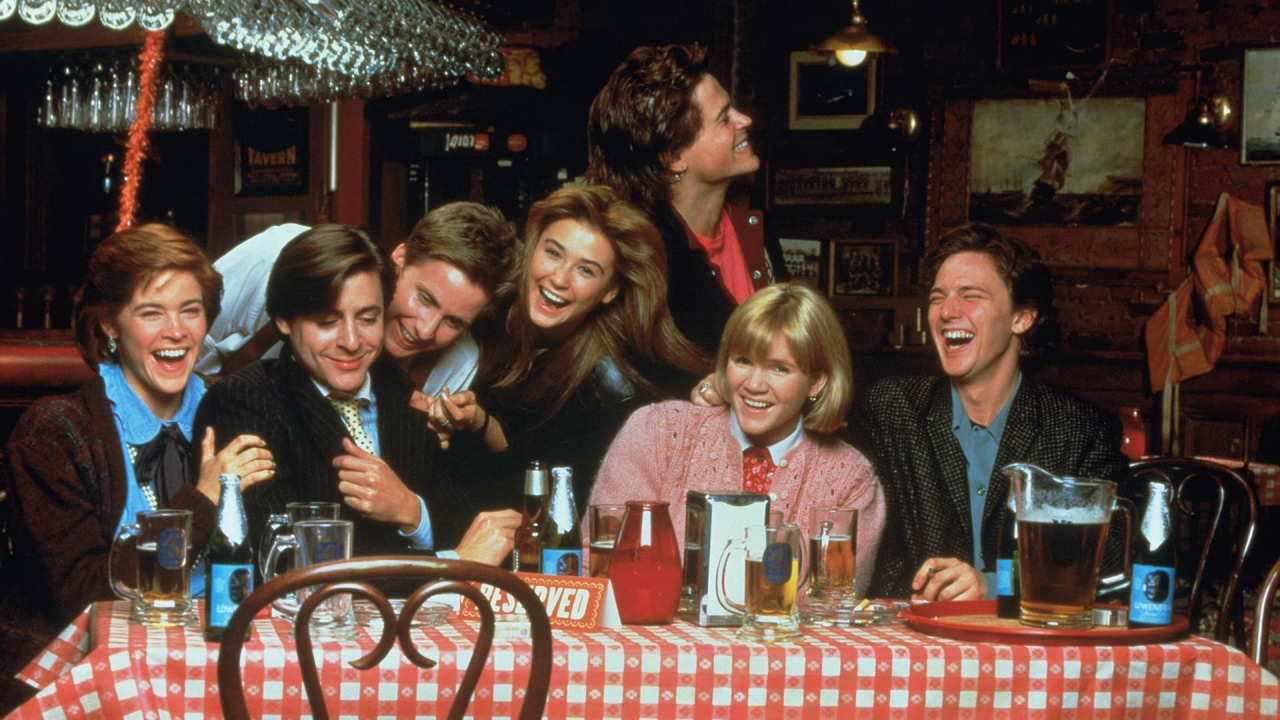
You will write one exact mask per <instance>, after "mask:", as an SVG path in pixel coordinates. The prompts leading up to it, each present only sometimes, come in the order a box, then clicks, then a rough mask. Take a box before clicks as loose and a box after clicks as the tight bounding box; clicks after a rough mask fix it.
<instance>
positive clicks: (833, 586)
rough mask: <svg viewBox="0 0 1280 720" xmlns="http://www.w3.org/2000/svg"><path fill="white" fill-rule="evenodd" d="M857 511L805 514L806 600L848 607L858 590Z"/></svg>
mask: <svg viewBox="0 0 1280 720" xmlns="http://www.w3.org/2000/svg"><path fill="white" fill-rule="evenodd" d="M857 539H858V511H857V510H855V509H852V508H850V509H841V508H814V509H813V510H811V511H810V512H809V586H808V588H807V590H806V594H807V595H808V596H809V598H810V599H812V600H814V601H816V602H818V604H821V605H823V606H826V607H830V608H838V607H840V606H842V605H846V604H847V605H850V606H852V604H853V602H854V599H855V596H856V595H857V592H858V588H857V582H856V580H855V574H856V572H857V568H858V560H857V552H858V542H857Z"/></svg>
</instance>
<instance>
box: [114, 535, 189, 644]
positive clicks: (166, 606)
mask: <svg viewBox="0 0 1280 720" xmlns="http://www.w3.org/2000/svg"><path fill="white" fill-rule="evenodd" d="M137 520H138V521H137V522H136V523H132V524H129V525H125V526H123V527H121V528H120V531H119V532H118V533H116V538H115V541H114V542H113V543H112V545H111V559H110V563H109V565H110V575H111V587H112V589H113V590H115V593H116V595H119V596H120V597H121V598H124V599H125V600H129V601H131V602H132V603H133V615H132V617H130V620H131V621H132V622H134V623H137V624H139V625H144V626H146V627H173V626H177V625H187V624H194V623H196V618H195V615H194V614H193V613H192V612H191V511H190V510H148V511H144V512H140V513H138V516H137ZM130 561H132V564H133V566H134V567H133V568H132V572H130V568H129V565H130ZM129 576H132V577H133V579H134V583H133V584H132V585H130V584H129V583H128V582H126V581H125V578H126V577H129Z"/></svg>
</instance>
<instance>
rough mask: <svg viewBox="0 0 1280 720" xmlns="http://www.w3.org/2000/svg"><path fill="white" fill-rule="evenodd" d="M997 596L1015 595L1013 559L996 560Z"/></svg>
mask: <svg viewBox="0 0 1280 720" xmlns="http://www.w3.org/2000/svg"><path fill="white" fill-rule="evenodd" d="M996 595H1005V596H1012V595H1013V558H999V559H997V560H996Z"/></svg>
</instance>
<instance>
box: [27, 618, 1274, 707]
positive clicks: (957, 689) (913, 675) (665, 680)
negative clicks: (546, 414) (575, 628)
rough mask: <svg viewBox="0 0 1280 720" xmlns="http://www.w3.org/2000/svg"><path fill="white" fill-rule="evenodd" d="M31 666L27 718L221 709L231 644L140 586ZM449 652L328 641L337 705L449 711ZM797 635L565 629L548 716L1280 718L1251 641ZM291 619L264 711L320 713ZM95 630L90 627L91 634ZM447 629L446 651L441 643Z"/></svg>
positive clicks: (258, 695) (255, 700) (509, 653)
mask: <svg viewBox="0 0 1280 720" xmlns="http://www.w3.org/2000/svg"><path fill="white" fill-rule="evenodd" d="M93 611H94V612H93V614H92V615H89V614H86V615H84V616H82V617H81V618H80V619H79V620H78V621H77V624H76V626H74V629H71V630H69V631H68V633H67V634H66V635H64V638H63V639H62V640H61V641H60V642H58V643H55V644H54V645H53V646H51V648H50V653H49V654H50V655H52V656H53V657H54V658H56V659H51V658H50V657H45V658H40V659H37V660H36V661H34V662H33V663H32V664H31V666H29V667H28V668H27V669H26V670H24V673H27V675H28V676H34V677H35V678H39V679H41V680H47V679H49V678H51V677H54V676H56V679H55V680H53V682H52V683H51V684H49V685H48V686H47V687H45V688H44V690H42V691H41V692H40V694H39V695H37V696H36V697H35V698H33V699H32V700H31V701H30V702H29V703H28V704H27V705H25V706H23V707H22V708H20V709H19V710H18V712H17V714H16V715H15V717H17V718H54V717H76V718H80V717H84V718H95V717H101V718H125V717H138V718H195V717H204V718H216V717H221V707H220V705H219V703H218V688H217V673H216V666H217V658H218V646H217V645H207V644H206V643H205V642H204V640H203V639H201V637H200V634H199V632H198V631H197V630H194V629H183V628H173V629H165V630H148V629H144V628H140V627H136V626H133V625H130V624H129V623H128V622H127V617H128V606H127V605H126V604H125V603H122V602H119V603H104V604H99V605H97V606H95V608H94V609H93ZM414 633H415V637H416V638H418V639H419V640H420V641H421V643H422V645H421V646H422V647H424V650H425V651H426V652H427V654H428V656H436V657H438V658H439V659H440V661H441V664H440V665H439V666H438V667H437V668H436V669H435V670H421V669H419V668H417V667H416V666H414V665H412V664H410V663H409V662H408V661H402V656H401V654H400V651H399V649H398V648H397V649H395V650H393V651H392V652H391V653H390V654H389V655H388V656H387V658H386V659H385V660H384V661H383V663H382V664H381V665H380V666H379V669H378V670H376V671H369V672H363V673H362V672H360V671H357V670H355V669H353V668H350V667H348V666H347V665H346V663H347V662H349V661H351V660H354V659H356V658H357V657H359V656H361V655H362V654H363V653H364V652H365V651H367V650H368V649H369V648H371V647H372V646H373V641H372V640H371V639H370V638H369V637H368V635H367V633H365V632H364V630H363V629H362V630H361V634H360V636H359V638H358V640H356V641H350V642H344V643H329V644H323V645H321V646H320V647H318V648H317V651H316V652H317V653H318V654H320V655H321V656H322V657H321V681H322V683H323V685H324V687H325V688H326V691H327V693H328V699H327V702H328V704H329V707H330V710H331V712H333V713H334V714H335V716H340V717H346V718H371V717H414V716H427V715H434V714H437V710H436V701H437V700H440V701H450V700H452V696H453V693H454V692H455V690H454V688H455V687H456V685H457V682H458V679H459V677H460V674H461V673H460V672H458V670H457V668H458V667H460V666H465V664H466V662H467V660H469V658H470V653H471V649H472V643H471V641H470V639H469V638H470V637H471V636H472V635H473V634H474V630H473V628H472V627H470V626H469V625H468V623H466V622H465V621H462V620H460V619H458V618H457V617H456V616H454V617H453V618H451V621H450V623H449V624H447V625H445V626H443V627H439V628H420V629H417V630H415V631H414ZM805 633H806V638H805V640H804V641H803V642H801V643H796V644H790V645H759V644H746V643H739V642H735V641H734V639H733V631H732V630H730V629H723V628H702V627H697V626H695V625H689V624H687V623H683V622H677V623H675V624H673V625H668V626H658V627H641V626H628V627H625V628H623V629H622V630H617V631H614V630H605V631H599V632H557V634H556V641H555V648H554V663H555V666H554V668H553V670H552V678H551V691H550V696H549V698H548V701H547V706H546V716H547V717H549V718H615V717H616V718H648V717H652V718H769V719H770V720H773V719H775V718H847V717H858V716H867V717H876V718H1049V717H1059V716H1063V715H1066V716H1070V717H1082V718H1111V717H1125V718H1188V717H1190V718H1213V719H1214V720H1220V719H1222V718H1254V717H1259V718H1274V717H1276V716H1277V715H1278V714H1280V706H1278V703H1280V699H1278V698H1280V683H1278V682H1277V680H1276V678H1275V676H1273V675H1271V674H1270V673H1268V672H1266V671H1265V670H1263V669H1261V668H1259V667H1258V666H1256V665H1254V664H1253V663H1252V662H1251V661H1250V660H1249V659H1248V658H1247V657H1246V656H1245V655H1244V654H1242V653H1240V652H1239V651H1237V650H1234V649H1232V648H1229V647H1227V646H1225V645H1221V644H1218V643H1215V642H1213V641H1210V640H1206V639H1202V638H1194V637H1193V638H1187V639H1185V640H1182V641H1179V642H1176V643H1169V644H1164V645H1138V646H1131V647H1123V646H1122V647H1041V646H1034V645H1026V646H1023V645H1000V644H990V643H969V642H959V641H952V640H947V639H942V638H935V637H930V636H927V635H923V634H921V633H918V632H916V631H914V630H912V629H910V628H909V627H907V626H905V625H894V626H889V627H875V628H862V629H841V628H830V629H828V628H811V627H806V628H805ZM288 635H289V625H288V623H287V622H286V621H284V620H282V619H278V618H266V617H264V618H260V619H259V620H257V621H256V622H255V624H254V635H253V638H252V640H251V641H250V642H249V643H248V644H247V645H246V648H245V654H246V660H245V664H246V670H245V685H246V688H247V690H248V702H249V710H250V712H251V713H252V714H253V715H254V716H255V717H272V716H275V717H284V718H292V717H300V716H303V715H305V714H307V712H308V706H307V704H306V699H305V697H304V695H305V693H304V691H303V689H302V683H301V679H300V678H301V674H300V672H299V670H298V667H297V655H296V648H295V646H294V643H293V641H292V640H290V639H289V637H288ZM81 641H83V642H81ZM432 646H434V650H432ZM529 655H530V647H529V644H528V643H527V642H525V641H523V640H501V639H499V640H496V641H495V642H494V646H493V652H492V656H491V658H490V664H489V666H488V667H487V669H486V671H485V674H484V676H483V677H482V678H481V680H480V685H479V687H478V689H477V690H476V694H475V697H474V699H473V700H472V703H471V706H470V713H471V714H472V715H473V716H475V717H497V718H501V717H510V716H511V715H512V714H513V713H514V712H515V711H516V709H517V708H518V705H517V703H518V701H519V699H520V697H521V696H522V694H523V685H524V681H525V678H526V676H527V673H528V665H529V662H530V657H529Z"/></svg>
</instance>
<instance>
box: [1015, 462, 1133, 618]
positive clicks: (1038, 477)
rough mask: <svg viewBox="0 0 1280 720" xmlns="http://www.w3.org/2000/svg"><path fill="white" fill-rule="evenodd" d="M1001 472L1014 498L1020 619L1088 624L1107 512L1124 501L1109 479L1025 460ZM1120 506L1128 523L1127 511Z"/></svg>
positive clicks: (1129, 524) (1109, 512) (1100, 560)
mask: <svg viewBox="0 0 1280 720" xmlns="http://www.w3.org/2000/svg"><path fill="white" fill-rule="evenodd" d="M1004 472H1005V474H1006V475H1007V476H1008V477H1009V480H1010V482H1011V483H1012V484H1013V490H1014V497H1015V500H1016V503H1017V522H1018V553H1019V555H1018V564H1019V567H1018V570H1019V572H1020V573H1021V574H1020V576H1019V577H1020V579H1021V581H1022V602H1021V607H1020V620H1021V621H1022V624H1023V625H1031V626H1033V627H1048V628H1061V629H1072V630H1088V629H1090V628H1092V627H1093V603H1094V600H1095V598H1096V597H1097V592H1098V573H1099V570H1100V568H1101V565H1102V550H1103V547H1104V545H1105V543H1106V537H1107V528H1108V526H1109V524H1110V522H1111V513H1112V512H1113V511H1114V510H1115V509H1116V508H1117V506H1118V504H1119V503H1127V502H1128V501H1127V500H1119V499H1118V498H1117V497H1116V484H1115V483H1114V482H1111V481H1110V480H1095V479H1092V478H1072V477H1061V478H1059V477H1055V476H1053V475H1051V474H1049V473H1048V472H1045V471H1044V470H1042V469H1040V468H1038V467H1036V466H1035V465H1028V464H1025V463H1015V464H1012V465H1008V466H1006V467H1005V468H1004ZM1120 509H1121V511H1122V512H1124V513H1125V514H1126V515H1127V518H1128V519H1127V522H1128V525H1127V526H1131V525H1132V518H1133V515H1132V512H1131V510H1130V509H1129V507H1127V506H1124V505H1120ZM1127 535H1128V534H1127V533H1126V545H1127V544H1128V543H1127V540H1128V537H1127ZM1128 554H1129V553H1128V549H1127V547H1126V550H1125V556H1126V557H1127V556H1128Z"/></svg>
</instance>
